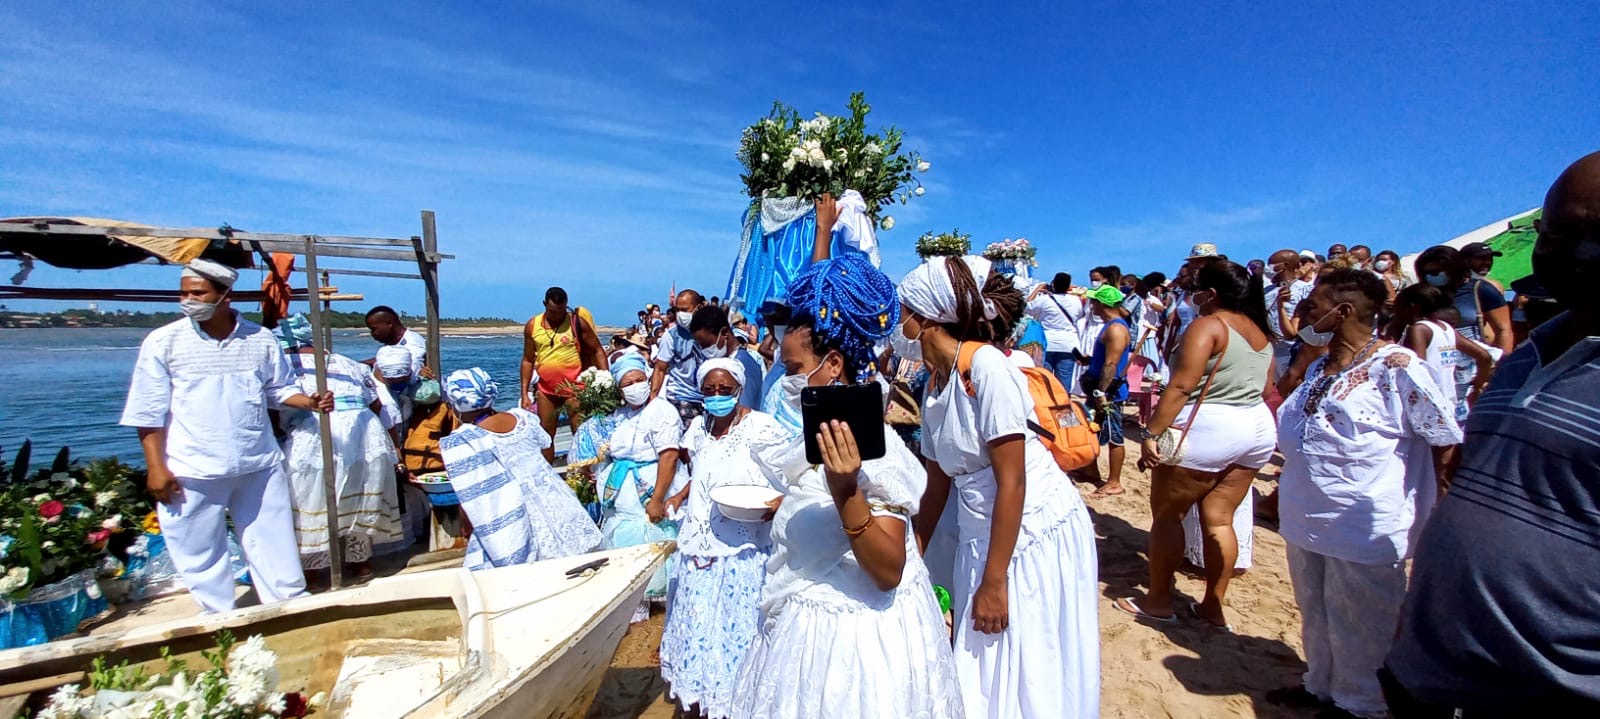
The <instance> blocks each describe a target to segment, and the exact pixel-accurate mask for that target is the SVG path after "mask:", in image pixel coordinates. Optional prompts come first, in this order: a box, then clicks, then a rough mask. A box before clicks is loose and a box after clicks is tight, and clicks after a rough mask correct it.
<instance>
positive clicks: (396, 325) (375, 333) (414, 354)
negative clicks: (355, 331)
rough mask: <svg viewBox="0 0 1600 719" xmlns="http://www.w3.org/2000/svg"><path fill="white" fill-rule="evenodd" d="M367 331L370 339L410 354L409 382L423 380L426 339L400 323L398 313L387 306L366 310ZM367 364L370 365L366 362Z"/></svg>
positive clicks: (426, 354) (425, 361)
mask: <svg viewBox="0 0 1600 719" xmlns="http://www.w3.org/2000/svg"><path fill="white" fill-rule="evenodd" d="M367 331H368V332H371V333H372V339H375V340H377V341H378V342H379V343H381V344H385V345H388V346H390V347H403V348H405V350H406V351H407V352H410V353H411V381H413V382H415V381H416V380H417V379H419V378H424V377H426V375H424V374H423V372H422V370H423V367H424V365H426V364H427V361H428V338H426V337H423V336H422V335H421V334H418V333H416V332H412V331H411V330H409V329H407V328H406V326H405V325H404V324H401V323H400V313H398V312H395V311H394V308H392V307H389V306H387V305H378V306H377V307H374V308H372V309H370V310H367ZM367 364H372V363H371V362H368V363H367Z"/></svg>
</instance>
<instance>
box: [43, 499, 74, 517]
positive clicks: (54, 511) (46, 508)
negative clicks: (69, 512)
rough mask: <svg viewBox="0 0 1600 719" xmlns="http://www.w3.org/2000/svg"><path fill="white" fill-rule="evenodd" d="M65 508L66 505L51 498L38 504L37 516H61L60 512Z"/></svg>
mask: <svg viewBox="0 0 1600 719" xmlns="http://www.w3.org/2000/svg"><path fill="white" fill-rule="evenodd" d="M66 509H67V507H66V505H64V504H62V503H60V502H57V501H56V500H54V499H52V500H50V501H48V502H45V503H44V504H41V505H39V516H41V517H44V518H45V519H50V518H51V517H59V516H61V513H62V512H64V511H66Z"/></svg>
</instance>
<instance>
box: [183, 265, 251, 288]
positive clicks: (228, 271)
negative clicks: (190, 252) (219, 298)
mask: <svg viewBox="0 0 1600 719" xmlns="http://www.w3.org/2000/svg"><path fill="white" fill-rule="evenodd" d="M182 276H184V277H199V278H200V279H203V280H211V281H212V282H215V283H217V284H219V285H222V286H223V287H227V288H230V289H231V288H232V287H233V283H234V282H237V281H238V280H239V271H238V270H236V269H233V268H232V267H229V266H227V265H224V264H222V263H220V262H213V261H211V260H206V259H199V258H196V259H193V260H190V261H189V264H187V265H184V267H183V275H182Z"/></svg>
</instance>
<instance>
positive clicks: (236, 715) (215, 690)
mask: <svg viewBox="0 0 1600 719" xmlns="http://www.w3.org/2000/svg"><path fill="white" fill-rule="evenodd" d="M201 654H202V656H204V657H205V659H206V662H207V663H209V664H210V665H211V666H210V668H208V669H205V670H201V671H195V670H193V669H190V668H189V666H188V665H187V663H185V662H184V661H182V660H179V659H173V658H172V657H171V654H170V652H169V651H168V650H167V648H166V647H162V649H161V656H162V658H163V659H165V660H166V663H167V668H166V670H165V671H162V672H158V673H156V674H146V673H145V671H144V669H143V668H135V667H130V666H128V662H127V661H126V660H124V661H123V662H122V663H121V664H119V665H117V666H114V667H108V666H106V660H105V658H104V657H96V658H95V660H94V662H93V663H92V665H91V668H90V671H89V673H88V674H89V689H87V690H83V689H81V688H80V687H79V686H78V685H77V684H68V685H66V686H63V687H61V688H60V689H57V690H56V691H55V693H54V694H52V695H51V696H50V701H49V703H48V704H46V705H45V707H44V709H42V710H40V712H39V714H38V719H112V718H113V717H118V718H120V717H130V718H131V717H153V718H158V719H177V718H178V717H206V718H207V719H260V718H262V717H303V716H306V715H307V714H309V713H311V711H312V709H313V708H314V707H317V706H320V705H321V704H323V703H324V702H325V701H326V698H325V696H324V695H322V694H318V695H316V696H313V697H311V698H309V699H308V698H306V697H305V695H303V694H300V693H297V692H289V693H283V692H279V691H278V678H279V677H278V666H277V664H278V655H277V654H275V653H273V652H272V650H270V649H267V646H266V641H265V640H264V639H263V638H262V637H261V635H259V634H258V635H256V636H252V637H250V638H249V639H247V640H245V642H244V643H243V644H239V643H236V642H235V641H234V638H233V634H231V633H230V632H228V631H226V630H224V631H222V632H218V633H217V648H216V650H215V651H208V652H202V653H201Z"/></svg>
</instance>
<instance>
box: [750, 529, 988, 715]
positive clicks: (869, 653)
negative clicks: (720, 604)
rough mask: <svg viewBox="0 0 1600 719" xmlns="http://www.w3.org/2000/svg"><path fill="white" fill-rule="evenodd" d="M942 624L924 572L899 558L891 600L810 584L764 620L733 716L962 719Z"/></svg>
mask: <svg viewBox="0 0 1600 719" xmlns="http://www.w3.org/2000/svg"><path fill="white" fill-rule="evenodd" d="M948 636H949V635H948V634H947V633H946V632H945V625H944V617H943V615H942V614H940V612H939V601H938V600H937V599H935V598H934V596H933V591H932V589H931V583H930V582H929V581H928V572H927V569H926V568H924V567H923V565H922V562H921V561H920V560H918V559H917V558H916V557H914V556H911V557H907V558H906V566H905V573H904V575H903V576H902V578H901V580H900V586H899V587H898V588H896V589H895V591H894V592H893V594H886V593H880V594H879V595H878V596H877V597H872V598H865V597H863V598H853V597H847V596H844V595H843V594H842V593H840V592H839V591H838V590H837V589H835V588H834V587H833V586H832V585H829V584H827V583H820V584H817V585H815V586H813V587H811V588H809V589H807V590H806V591H804V592H802V593H800V594H798V595H796V596H794V597H792V598H790V599H789V600H788V601H787V602H785V603H784V606H783V609H782V610H781V611H780V612H779V613H778V614H777V615H775V616H769V617H766V618H765V621H764V622H763V624H762V627H761V630H760V632H759V633H758V634H757V635H756V639H755V643H754V644H752V645H751V646H750V652H749V653H748V654H746V655H745V657H744V662H743V664H742V665H741V666H740V667H739V675H738V678H737V679H736V680H735V681H734V687H735V689H734V692H733V702H732V710H731V711H730V712H729V714H730V715H731V716H735V717H741V719H846V718H849V719H854V718H855V717H885V718H886V719H887V718H888V717H918V718H920V719H960V717H962V716H964V714H963V710H962V704H961V697H960V695H959V693H958V691H957V689H958V687H957V683H956V676H955V667H954V666H953V664H952V660H951V656H950V645H949V643H948Z"/></svg>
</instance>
